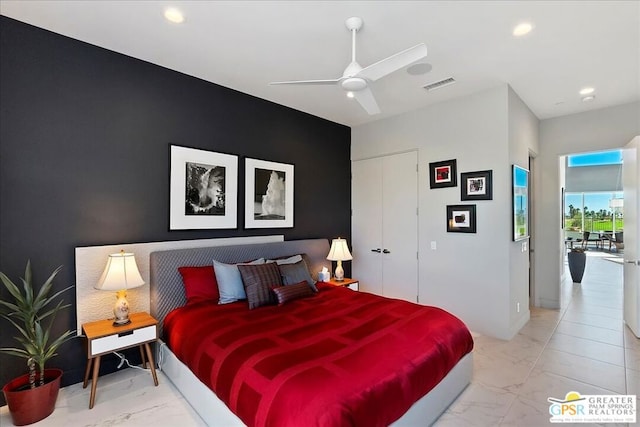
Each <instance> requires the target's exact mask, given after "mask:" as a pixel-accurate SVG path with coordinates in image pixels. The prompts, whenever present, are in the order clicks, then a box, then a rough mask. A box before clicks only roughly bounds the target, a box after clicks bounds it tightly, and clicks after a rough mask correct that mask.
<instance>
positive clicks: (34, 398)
mask: <svg viewBox="0 0 640 427" xmlns="http://www.w3.org/2000/svg"><path fill="white" fill-rule="evenodd" d="M61 378H62V370H61V369H45V370H44V385H42V386H40V387H36V388H28V387H29V374H25V375H22V376H20V377H18V378H15V379H13V380H11V381H9V382H8V383H7V385H5V386H4V387H2V391H3V392H4V397H5V398H6V400H7V405H8V406H9V412H10V413H11V418H12V420H13V424H15V425H17V426H24V425H27V424H33V423H35V422H37V421H40V420H43V419H45V418H47V417H48V416H49V415H51V413H52V412H53V410H54V409H55V407H56V400H57V399H58V391H59V390H60V379H61ZM25 386H26V387H27V388H26V389H24V390H23V389H22V388H24V387H25Z"/></svg>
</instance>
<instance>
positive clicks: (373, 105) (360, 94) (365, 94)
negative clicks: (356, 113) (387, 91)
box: [353, 87, 380, 116]
mask: <svg viewBox="0 0 640 427" xmlns="http://www.w3.org/2000/svg"><path fill="white" fill-rule="evenodd" d="M353 96H354V98H356V101H358V102H359V103H360V105H361V106H362V108H364V109H365V111H366V112H367V113H369V115H370V116H373V115H375V114H380V108H379V107H378V103H377V102H376V99H375V98H374V97H373V92H371V89H369V88H368V87H365V88H364V89H362V90H359V91H357V92H353Z"/></svg>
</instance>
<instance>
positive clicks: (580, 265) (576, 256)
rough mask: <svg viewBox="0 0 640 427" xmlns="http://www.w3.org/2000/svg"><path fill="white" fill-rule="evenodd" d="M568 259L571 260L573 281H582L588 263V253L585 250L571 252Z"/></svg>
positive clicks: (570, 266) (570, 267)
mask: <svg viewBox="0 0 640 427" xmlns="http://www.w3.org/2000/svg"><path fill="white" fill-rule="evenodd" d="M567 261H568V262H569V272H570V273H571V279H572V280H573V283H581V282H582V276H583V275H584V267H585V265H586V264H587V254H585V253H584V252H569V253H568V254H567Z"/></svg>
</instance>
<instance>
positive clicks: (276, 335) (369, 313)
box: [164, 284, 473, 427]
mask: <svg viewBox="0 0 640 427" xmlns="http://www.w3.org/2000/svg"><path fill="white" fill-rule="evenodd" d="M319 285H320V284H319ZM164 329H165V333H166V336H167V337H168V344H169V347H170V348H171V350H172V351H173V352H174V353H175V354H176V356H177V357H178V358H179V359H180V360H181V361H182V362H183V363H185V364H186V365H187V366H189V367H190V368H191V370H192V371H193V372H194V373H195V374H196V376H197V377H198V378H199V379H200V380H201V381H202V382H203V383H205V384H206V385H207V386H208V387H209V388H211V389H212V390H213V391H215V393H216V394H217V395H218V397H219V398H220V399H221V400H222V401H223V402H225V404H226V405H227V406H228V407H229V408H230V409H231V410H232V411H233V412H234V413H235V414H236V415H237V416H238V417H239V418H240V419H241V420H242V421H243V422H244V423H245V424H247V425H248V426H278V427H280V426H295V427H301V426H305V427H306V426H336V427H337V426H341V427H342V426H383V425H388V424H390V423H392V422H393V421H395V420H397V419H398V418H400V416H402V414H404V413H405V412H406V411H407V410H408V409H409V408H410V407H411V405H412V404H413V403H414V402H415V401H417V400H418V399H420V398H421V397H422V396H424V395H425V394H426V393H427V392H429V390H431V389H432V388H433V387H434V386H436V385H437V384H438V382H440V380H441V379H442V378H443V377H444V376H445V375H446V374H447V373H448V372H449V370H450V369H451V368H452V367H453V366H454V365H455V364H456V363H457V362H458V361H459V360H460V359H461V358H462V357H463V356H464V355H465V354H467V353H468V352H470V351H471V349H472V347H473V341H472V338H471V335H470V334H469V331H468V330H467V328H466V327H465V325H464V324H463V323H462V322H461V321H460V320H459V319H457V318H456V317H454V316H453V315H451V314H449V313H447V312H446V311H443V310H441V309H438V308H435V307H426V306H420V305H417V304H412V303H409V302H406V301H400V300H394V299H388V298H383V297H380V296H377V295H372V294H368V293H364V292H354V291H351V290H349V289H346V288H342V287H333V286H329V285H324V286H320V292H318V293H317V294H316V295H314V296H313V297H310V298H305V299H300V300H296V301H293V302H290V303H287V304H284V305H282V306H268V307H260V308H257V309H254V310H249V309H248V308H247V303H246V302H236V303H232V304H226V305H218V304H216V303H215V302H199V303H195V304H189V305H187V306H184V307H181V308H178V309H176V310H174V311H172V312H171V313H169V315H168V316H167V317H166V319H165V322H164Z"/></svg>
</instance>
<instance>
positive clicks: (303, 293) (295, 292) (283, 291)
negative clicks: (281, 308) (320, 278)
mask: <svg viewBox="0 0 640 427" xmlns="http://www.w3.org/2000/svg"><path fill="white" fill-rule="evenodd" d="M273 292H274V293H275V294H276V297H277V298H278V304H279V305H282V304H284V303H286V302H290V301H293V300H296V299H298V298H306V297H310V296H312V295H313V290H311V288H310V287H309V285H308V284H307V282H306V281H302V282H300V283H296V284H295V285H286V286H278V287H276V288H273Z"/></svg>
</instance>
